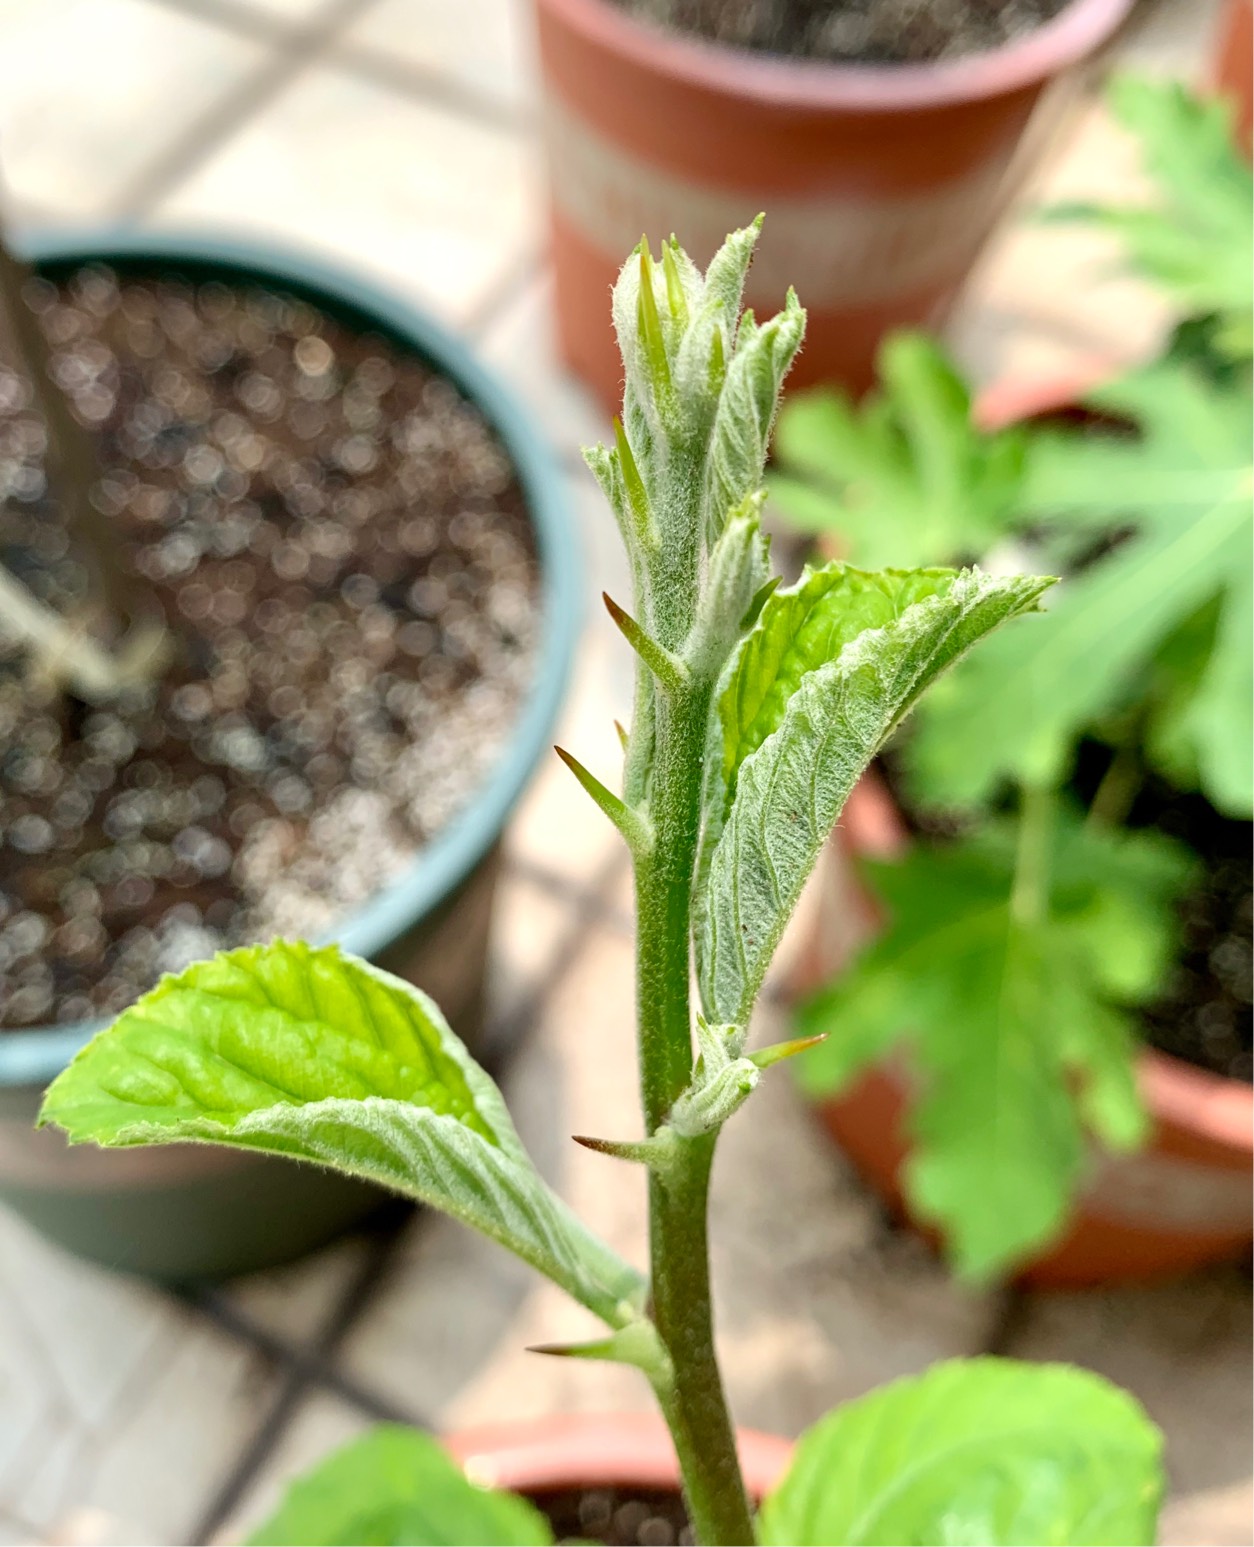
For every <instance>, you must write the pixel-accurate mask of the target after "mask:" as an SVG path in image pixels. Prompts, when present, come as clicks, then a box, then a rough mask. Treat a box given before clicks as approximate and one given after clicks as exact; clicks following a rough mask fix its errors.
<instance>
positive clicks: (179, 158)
mask: <svg viewBox="0 0 1254 1547" xmlns="http://www.w3.org/2000/svg"><path fill="white" fill-rule="evenodd" d="M163 3H164V0H163ZM376 3H377V0H334V3H333V4H332V5H330V6H329V7H328V8H327V9H326V11H324V12H322V13H321V14H320V17H319V19H318V21H317V22H316V23H315V24H314V25H312V26H310V27H309V28H308V29H307V30H304V31H300V32H293V33H291V34H290V35H289V37H288V38H287V39H285V40H284V42H283V44H282V45H272V46H271V50H270V57H269V59H267V60H266V62H265V63H264V64H262V65H260V66H258V67H257V68H255V69H253V70H250V71H249V73H248V75H247V76H246V77H245V79H244V80H242V81H241V82H239V83H238V84H237V85H236V86H234V87H233V88H232V89H231V90H229V91H227V92H225V93H224V94H223V95H222V96H221V97H219V98H218V99H217V101H215V102H213V103H212V104H211V105H210V106H209V107H208V108H207V109H206V110H205V111H204V112H203V113H201V114H199V115H198V116H197V117H196V118H195V119H194V120H193V121H192V122H191V123H190V124H187V125H185V126H184V128H183V129H182V131H181V132H180V133H179V134H177V135H176V136H175V137H174V139H173V141H172V142H171V143H169V144H167V146H166V147H165V149H164V150H163V151H162V152H161V153H160V154H159V155H158V156H157V157H156V158H155V159H154V160H153V161H152V162H150V163H149V165H148V166H146V167H144V168H142V169H141V170H140V172H139V173H138V174H137V175H136V176H135V177H134V178H133V179H132V180H131V183H130V186H129V187H126V188H124V189H123V191H122V192H121V193H120V194H119V195H117V196H116V197H115V198H114V199H112V200H111V201H110V203H109V207H108V214H109V215H111V216H112V218H113V219H115V220H118V221H122V222H131V221H137V220H140V219H142V217H143V216H144V215H145V214H146V213H147V212H148V211H149V210H150V209H151V208H152V206H153V205H155V204H157V203H159V202H160V200H161V199H162V198H164V197H165V196H166V194H168V193H170V192H171V191H172V190H173V189H174V188H175V187H176V186H177V184H178V183H179V182H180V181H182V179H184V178H185V177H187V175H188V174H189V173H190V172H192V171H193V170H194V169H195V168H196V167H197V166H199V165H200V164H201V163H202V162H203V161H206V160H207V159H208V158H209V157H210V156H211V155H213V154H214V153H215V152H216V151H218V150H219V149H220V148H221V147H222V145H223V144H225V143H226V142H227V141H228V140H229V139H230V138H231V136H232V135H234V134H236V133H237V132H238V131H239V130H240V129H241V128H242V127H243V126H244V125H245V124H246V123H248V122H249V120H251V119H252V118H254V117H256V115H257V113H258V112H259V111H260V110H261V109H262V108H264V107H266V106H267V105H268V104H269V103H270V102H271V101H273V99H274V98H275V97H276V96H277V95H278V94H279V93H280V92H281V91H283V90H284V88H285V87H287V86H288V85H290V83H291V82H292V81H293V80H294V79H295V78H296V76H297V75H299V74H300V72H301V71H302V70H303V69H304V68H305V67H306V65H308V64H309V63H310V62H311V61H312V60H313V59H314V58H316V57H317V56H318V55H319V54H321V53H323V52H324V51H325V49H326V48H327V47H328V45H329V44H330V43H331V42H332V41H333V40H334V39H335V37H336V35H337V34H338V33H339V32H340V31H341V30H342V29H343V28H344V27H346V26H348V25H349V24H350V23H351V22H352V21H354V20H355V19H356V18H357V17H358V16H359V15H361V14H362V13H364V12H365V11H367V10H368V9H369V8H370V7H371V6H373V5H375V4H376Z"/></svg>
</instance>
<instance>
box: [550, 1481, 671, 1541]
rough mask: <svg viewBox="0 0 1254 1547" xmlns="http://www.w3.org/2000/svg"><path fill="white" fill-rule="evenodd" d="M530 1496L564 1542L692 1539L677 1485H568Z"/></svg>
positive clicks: (558, 1538) (554, 1532)
mask: <svg viewBox="0 0 1254 1547" xmlns="http://www.w3.org/2000/svg"><path fill="white" fill-rule="evenodd" d="M528 1497H529V1498H530V1499H531V1502H532V1503H533V1504H534V1505H535V1506H536V1508H537V1509H539V1510H540V1511H541V1513H542V1514H544V1515H546V1516H547V1517H548V1520H549V1523H550V1525H551V1526H552V1527H553V1534H554V1536H555V1537H556V1538H557V1540H558V1541H559V1542H599V1543H601V1544H603V1547H674V1544H677V1543H684V1544H685V1547H686V1544H688V1543H691V1542H692V1540H693V1536H692V1529H691V1527H690V1526H689V1524H688V1512H687V1510H686V1509H685V1508H684V1501H683V1500H682V1499H681V1498H680V1496H679V1494H678V1493H676V1492H675V1491H674V1490H673V1489H663V1488H565V1489H560V1490H554V1491H553V1492H550V1493H535V1494H530V1495H528Z"/></svg>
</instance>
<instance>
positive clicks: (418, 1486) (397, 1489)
mask: <svg viewBox="0 0 1254 1547" xmlns="http://www.w3.org/2000/svg"><path fill="white" fill-rule="evenodd" d="M248 1540H249V1544H250V1547H285V1544H287V1543H291V1542H300V1543H303V1544H305V1547H434V1544H437V1543H439V1544H443V1547H477V1544H479V1543H483V1542H493V1543H496V1544H498V1547H547V1544H548V1543H550V1542H552V1540H553V1533H552V1531H551V1530H550V1529H549V1524H548V1521H547V1520H545V1518H544V1516H543V1515H541V1513H540V1512H539V1510H538V1509H536V1508H535V1507H534V1506H533V1505H531V1504H528V1503H527V1502H526V1500H524V1499H520V1498H518V1497H517V1495H516V1494H512V1493H501V1492H497V1491H495V1490H493V1489H488V1488H480V1487H478V1486H477V1485H476V1484H474V1483H472V1482H471V1481H470V1480H469V1478H468V1477H467V1476H466V1474H465V1473H464V1472H463V1471H462V1469H461V1467H459V1466H458V1465H457V1463H456V1462H455V1461H454V1460H453V1458H452V1457H451V1456H450V1455H449V1454H448V1452H447V1451H446V1450H445V1449H444V1448H443V1446H441V1445H440V1444H439V1443H438V1442H437V1441H436V1440H434V1439H432V1438H431V1436H430V1435H429V1434H422V1433H420V1432H419V1431H418V1430H417V1429H406V1428H403V1427H402V1426H401V1425H400V1424H380V1425H379V1427H378V1428H375V1429H371V1430H369V1431H368V1432H367V1433H366V1434H363V1435H362V1436H361V1438H360V1439H356V1440H352V1441H350V1442H349V1443H348V1444H347V1445H345V1446H343V1447H342V1448H341V1449H339V1450H337V1451H335V1452H334V1453H333V1454H332V1455H330V1456H327V1457H326V1458H325V1459H324V1460H323V1461H320V1462H319V1463H318V1465H317V1466H315V1467H314V1468H313V1469H312V1470H311V1471H309V1472H307V1473H305V1475H304V1476H303V1477H299V1478H297V1480H296V1481H295V1482H294V1483H293V1484H292V1485H291V1487H290V1488H289V1489H288V1491H287V1494H286V1496H285V1498H284V1499H283V1502H282V1503H281V1504H280V1505H279V1507H278V1509H277V1510H276V1511H275V1512H274V1514H273V1515H272V1516H271V1517H270V1519H269V1520H267V1521H266V1523H265V1524H264V1525H263V1526H261V1527H259V1529H258V1530H256V1531H254V1532H253V1534H252V1536H250V1537H249V1539H248Z"/></svg>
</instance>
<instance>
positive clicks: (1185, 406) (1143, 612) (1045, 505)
mask: <svg viewBox="0 0 1254 1547" xmlns="http://www.w3.org/2000/svg"><path fill="white" fill-rule="evenodd" d="M1086 401H1087V402H1088V403H1089V404H1090V405H1091V406H1092V407H1094V408H1096V409H1098V410H1101V411H1104V412H1106V413H1109V414H1112V415H1116V416H1118V417H1120V418H1123V419H1127V420H1130V421H1131V422H1132V423H1133V424H1135V425H1136V426H1137V427H1138V429H1139V432H1140V433H1139V436H1135V437H1131V436H1128V435H1127V434H1116V433H1111V432H1089V433H1086V434H1077V433H1064V432H1061V431H1060V432H1056V433H1050V434H1042V435H1041V436H1040V437H1039V438H1038V439H1037V440H1036V441H1035V442H1034V446H1033V452H1032V459H1031V467H1030V475H1029V480H1028V485H1027V489H1026V492H1025V509H1027V510H1029V511H1030V512H1031V513H1032V514H1034V515H1036V516H1038V517H1041V518H1045V517H1049V516H1052V517H1056V518H1062V520H1063V523H1064V524H1063V525H1062V526H1061V528H1060V530H1061V532H1062V534H1063V536H1064V537H1065V538H1066V539H1067V540H1068V541H1069V542H1070V543H1071V545H1072V547H1074V540H1075V537H1076V535H1077V534H1082V535H1085V536H1086V537H1087V538H1088V540H1089V541H1091V540H1092V537H1093V534H1094V533H1097V534H1105V533H1109V532H1111V531H1112V530H1115V529H1117V528H1118V527H1119V526H1120V525H1122V526H1124V528H1125V530H1126V529H1127V528H1129V527H1131V528H1132V529H1133V530H1132V532H1131V535H1128V536H1125V537H1124V538H1123V539H1122V540H1120V541H1118V542H1116V543H1114V544H1112V546H1111V547H1110V549H1109V551H1108V552H1107V553H1106V554H1105V555H1104V556H1103V557H1101V558H1099V559H1098V560H1096V561H1095V562H1093V563H1091V564H1090V565H1089V566H1088V567H1086V568H1084V569H1082V570H1081V571H1080V572H1079V573H1078V574H1075V575H1074V576H1072V577H1071V578H1070V579H1068V580H1066V581H1064V583H1063V584H1062V585H1060V586H1059V587H1058V589H1057V591H1056V592H1055V593H1053V595H1051V597H1050V599H1049V605H1048V607H1047V610H1046V616H1045V617H1044V618H1042V619H1040V620H1039V621H1038V622H1037V624H1036V625H1035V626H1034V627H1033V628H1031V629H1024V630H1014V631H1011V632H1008V633H1007V634H1005V635H1003V636H1002V637H1001V638H999V639H996V640H993V641H991V642H990V643H989V645H988V646H987V647H986V648H985V649H984V650H981V651H980V652H979V653H978V655H976V656H974V657H973V658H972V660H971V661H970V662H969V663H968V664H967V665H966V666H964V667H963V668H962V670H961V671H960V672H959V673H956V674H955V676H954V677H953V678H952V679H951V681H950V682H949V683H947V684H943V685H942V687H941V689H940V690H939V691H938V692H937V693H935V694H933V695H932V696H931V698H930V699H929V702H928V705H927V707H926V710H925V713H924V714H923V715H922V716H921V718H920V721H919V724H918V726H917V727H916V736H915V739H914V742H913V744H912V747H911V752H910V756H911V762H912V766H913V768H914V770H915V774H916V777H917V788H918V790H919V792H920V793H921V794H922V795H923V796H924V797H925V798H929V799H933V800H936V801H940V802H946V803H958V804H961V803H964V802H972V801H978V800H981V799H985V798H987V797H988V796H989V795H990V794H991V793H992V792H993V791H994V789H995V787H996V785H997V781H998V780H999V778H1002V777H1012V778H1017V779H1021V780H1025V781H1027V782H1029V783H1036V784H1044V783H1050V782H1053V781H1056V780H1057V779H1059V778H1060V777H1061V776H1062V774H1063V772H1064V771H1065V769H1066V768H1067V767H1068V765H1069V760H1070V757H1071V751H1072V748H1073V746H1074V744H1075V742H1076V741H1077V740H1078V739H1079V737H1080V736H1081V735H1082V734H1083V733H1084V732H1086V731H1087V730H1089V729H1090V728H1092V727H1093V726H1094V724H1095V723H1096V722H1097V721H1098V720H1099V719H1100V717H1101V716H1103V715H1106V714H1109V713H1111V712H1113V711H1118V710H1121V709H1123V708H1124V707H1125V706H1127V705H1129V704H1131V703H1137V702H1145V701H1146V687H1147V680H1148V679H1149V678H1150V676H1151V674H1152V673H1153V670H1154V665H1155V661H1156V658H1157V656H1158V654H1159V652H1160V651H1161V650H1162V649H1163V648H1164V646H1165V645H1166V644H1167V643H1168V641H1169V640H1170V639H1171V638H1172V636H1173V635H1175V634H1176V632H1177V631H1178V630H1180V629H1182V628H1183V627H1185V626H1186V625H1188V623H1189V621H1190V620H1191V619H1192V618H1194V616H1195V615H1196V614H1197V613H1199V612H1200V611H1202V610H1204V609H1206V608H1209V607H1212V606H1215V605H1218V607H1219V612H1218V617H1217V621H1216V622H1215V625H1214V634H1213V645H1212V647H1211V649H1210V651H1209V655H1208V658H1207V659H1206V662H1205V665H1204V666H1200V667H1198V666H1195V668H1194V671H1193V680H1194V684H1195V690H1194V691H1193V692H1192V693H1191V694H1189V695H1187V696H1185V695H1182V694H1181V693H1180V692H1178V691H1177V692H1176V693H1175V694H1174V696H1173V698H1172V702H1171V705H1170V706H1169V707H1168V708H1167V709H1166V713H1167V718H1168V722H1169V723H1168V724H1166V725H1164V724H1163V723H1162V711H1159V710H1157V709H1156V706H1155V705H1154V703H1153V701H1152V699H1151V700H1149V702H1148V712H1149V717H1150V718H1151V719H1155V718H1157V719H1158V720H1159V731H1158V735H1159V736H1160V737H1166V738H1167V739H1168V740H1169V741H1170V742H1172V743H1174V746H1175V748H1176V760H1177V761H1176V766H1177V768H1178V766H1179V758H1180V755H1181V754H1180V748H1181V746H1184V747H1187V748H1188V749H1190V752H1191V760H1192V762H1193V763H1194V764H1195V766H1196V767H1197V769H1198V773H1199V779H1200V782H1201V786H1202V789H1203V791H1204V793H1205V794H1206V795H1207V796H1208V797H1209V799H1210V800H1211V801H1212V802H1213V803H1214V804H1215V805H1216V806H1218V807H1219V808H1220V809H1221V810H1223V811H1225V812H1227V813H1228V814H1230V815H1233V816H1241V815H1246V816H1248V815H1249V813H1250V809H1251V797H1252V793H1254V791H1252V774H1251V741H1252V725H1251V702H1252V701H1254V682H1252V681H1251V658H1250V647H1249V633H1250V628H1249V620H1250V616H1251V594H1252V591H1251V587H1252V584H1254V582H1252V580H1251V489H1252V487H1254V483H1252V473H1251V441H1252V431H1251V411H1252V408H1251V398H1250V394H1249V392H1248V390H1241V389H1232V388H1228V389H1221V388H1219V387H1217V386H1216V385H1215V384H1214V383H1213V382H1211V381H1208V380H1207V379H1206V378H1205V377H1204V376H1203V375H1201V374H1200V373H1199V372H1198V371H1197V370H1196V369H1194V368H1192V367H1190V366H1188V365H1184V364H1180V363H1176V362H1173V361H1168V362H1165V363H1163V364H1161V365H1157V366H1151V367H1149V368H1148V369H1146V370H1144V371H1141V372H1139V373H1137V374H1136V375H1133V376H1131V377H1129V378H1127V379H1126V380H1124V381H1121V382H1118V383H1116V384H1114V385H1112V386H1109V387H1104V388H1102V389H1101V390H1100V391H1098V392H1094V393H1092V394H1091V395H1090V397H1089V398H1088V399H1087V400H1086Z"/></svg>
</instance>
